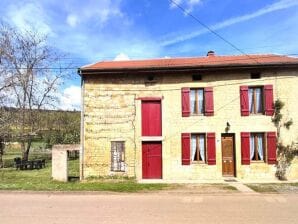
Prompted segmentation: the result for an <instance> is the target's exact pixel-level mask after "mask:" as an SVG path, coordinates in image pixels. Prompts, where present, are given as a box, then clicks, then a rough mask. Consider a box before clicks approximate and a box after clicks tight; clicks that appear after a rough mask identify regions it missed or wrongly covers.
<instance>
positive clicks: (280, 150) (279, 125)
mask: <svg viewBox="0 0 298 224" xmlns="http://www.w3.org/2000/svg"><path fill="white" fill-rule="evenodd" d="M284 105H285V104H284V103H283V102H282V101H281V100H279V99H278V100H276V101H275V103H274V116H273V118H272V122H273V123H274V125H275V127H276V129H277V157H278V158H277V169H276V173H275V175H276V177H277V178H278V179H280V180H286V179H287V177H286V173H287V169H288V167H290V165H291V162H292V160H293V159H294V157H295V156H296V155H298V148H297V144H295V143H294V142H292V143H291V144H290V145H284V143H283V141H282V139H281V130H282V129H283V128H285V129H287V130H289V129H290V127H291V125H292V124H293V120H292V119H287V120H284V119H283V114H282V113H281V111H282V108H283V107H284Z"/></svg>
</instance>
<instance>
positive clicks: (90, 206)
mask: <svg viewBox="0 0 298 224" xmlns="http://www.w3.org/2000/svg"><path fill="white" fill-rule="evenodd" d="M0 202H1V203H0V223H1V224H11V223H13V224H19V223H26V224H27V223H28V224H35V223H38V224H40V223H42V224H60V223H61V224H68V223H70V224H77V223H78V224H85V223H86V224H88V223H92V224H97V223H100V224H103V223H112V224H118V223H130V224H134V223H141V224H147V223H148V224H149V223H150V224H157V223H162V224H166V223H171V224H173V223H182V224H187V223H191V224H194V223H200V224H202V223H209V224H211V223H229V224H232V223H237V224H239V223H240V224H241V223H278V224H281V223H298V221H297V220H298V194H279V195H278V194H276V195H275V194H272V195H268V194H267V195H263V194H259V195H250V194H241V193H232V194H231V193H230V194H221V195H219V194H217V195H206V194H172V193H168V194H167V193H160V194H158V193H140V194H109V193H106V194H103V193H100V194H84V193H82V194H79V193H73V194H70V193H67V194H63V193H56V194H55V193H54V194H53V193H13V192H8V193H5V192H0Z"/></svg>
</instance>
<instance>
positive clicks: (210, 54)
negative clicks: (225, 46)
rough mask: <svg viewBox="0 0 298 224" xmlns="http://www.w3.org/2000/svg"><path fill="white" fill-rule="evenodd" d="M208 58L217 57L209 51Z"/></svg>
mask: <svg viewBox="0 0 298 224" xmlns="http://www.w3.org/2000/svg"><path fill="white" fill-rule="evenodd" d="M207 56H208V57H214V56H215V52H214V51H208V53H207Z"/></svg>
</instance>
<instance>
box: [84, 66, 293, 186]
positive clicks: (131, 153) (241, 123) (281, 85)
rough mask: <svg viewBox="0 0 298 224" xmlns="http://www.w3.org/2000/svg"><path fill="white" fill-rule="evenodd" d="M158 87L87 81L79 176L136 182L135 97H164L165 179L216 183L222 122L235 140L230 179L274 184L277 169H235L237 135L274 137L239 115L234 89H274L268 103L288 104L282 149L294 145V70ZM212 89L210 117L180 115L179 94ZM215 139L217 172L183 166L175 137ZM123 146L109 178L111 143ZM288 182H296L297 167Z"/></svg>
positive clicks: (185, 79)
mask: <svg viewBox="0 0 298 224" xmlns="http://www.w3.org/2000/svg"><path fill="white" fill-rule="evenodd" d="M155 77H156V83H146V79H147V75H145V74H126V75H111V76H108V77H107V76H105V77H103V76H100V75H97V76H96V75H94V76H87V77H85V83H84V93H83V96H84V111H85V112H84V139H83V142H84V145H83V146H84V158H83V161H84V162H83V171H84V176H85V177H88V176H106V175H128V176H136V178H137V179H141V178H142V148H141V146H142V141H141V102H140V100H138V97H148V96H154V97H162V99H163V100H162V127H163V129H162V131H163V136H162V137H163V141H162V160H163V161H162V163H163V165H162V166H163V169H162V173H163V179H165V180H197V179H219V178H222V164H221V163H222V162H221V158H222V155H221V134H222V133H225V127H226V123H227V122H229V123H230V125H231V128H230V131H229V133H235V147H236V175H237V177H238V178H243V179H248V180H249V179H268V180H270V179H274V173H275V169H276V168H275V166H274V165H268V164H266V163H251V165H249V166H248V165H245V166H244V165H241V147H240V132H243V131H248V132H268V131H276V128H275V127H274V125H273V124H272V122H271V117H270V116H265V115H255V116H248V117H241V116H240V97H239V86H240V85H265V84H273V88H274V98H275V99H277V98H280V99H281V100H282V101H284V102H285V103H286V106H285V108H284V110H283V114H284V115H285V117H290V118H292V119H293V121H294V125H293V126H292V127H291V129H290V130H289V131H287V130H283V132H282V138H283V141H284V142H285V143H290V142H291V141H296V142H297V141H298V139H297V137H298V125H297V124H298V113H297V111H298V98H297V92H296V91H297V86H298V77H297V72H296V71H290V70H289V71H283V72H281V71H274V72H263V73H262V78H261V79H250V73H249V72H222V73H220V72H216V73H209V74H208V73H203V80H202V81H192V75H187V74H185V75H181V74H180V75H178V74H177V75H166V74H157V75H155ZM207 86H212V87H213V91H214V116H212V117H206V116H190V117H182V116H181V88H182V87H193V88H195V87H207ZM184 132H189V133H192V132H198V133H201V132H202V133H206V132H215V133H216V166H208V165H206V164H191V165H190V166H182V165H181V133H184ZM119 140H120V141H125V164H126V165H125V166H126V168H125V169H126V171H125V172H123V173H119V172H117V173H116V172H112V171H111V165H110V164H111V155H110V154H111V141H119ZM289 176H290V177H291V178H292V179H298V170H297V165H296V163H294V164H293V166H292V168H291V169H290V173H289Z"/></svg>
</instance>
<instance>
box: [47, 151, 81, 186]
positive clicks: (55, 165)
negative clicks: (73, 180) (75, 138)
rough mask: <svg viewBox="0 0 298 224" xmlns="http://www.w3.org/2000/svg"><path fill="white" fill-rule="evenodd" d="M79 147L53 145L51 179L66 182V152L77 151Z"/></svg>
mask: <svg viewBox="0 0 298 224" xmlns="http://www.w3.org/2000/svg"><path fill="white" fill-rule="evenodd" d="M79 149H80V145H54V146H53V149H52V178H53V179H54V180H58V181H64V182H67V181H68V167H67V152H68V151H75V150H79Z"/></svg>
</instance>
